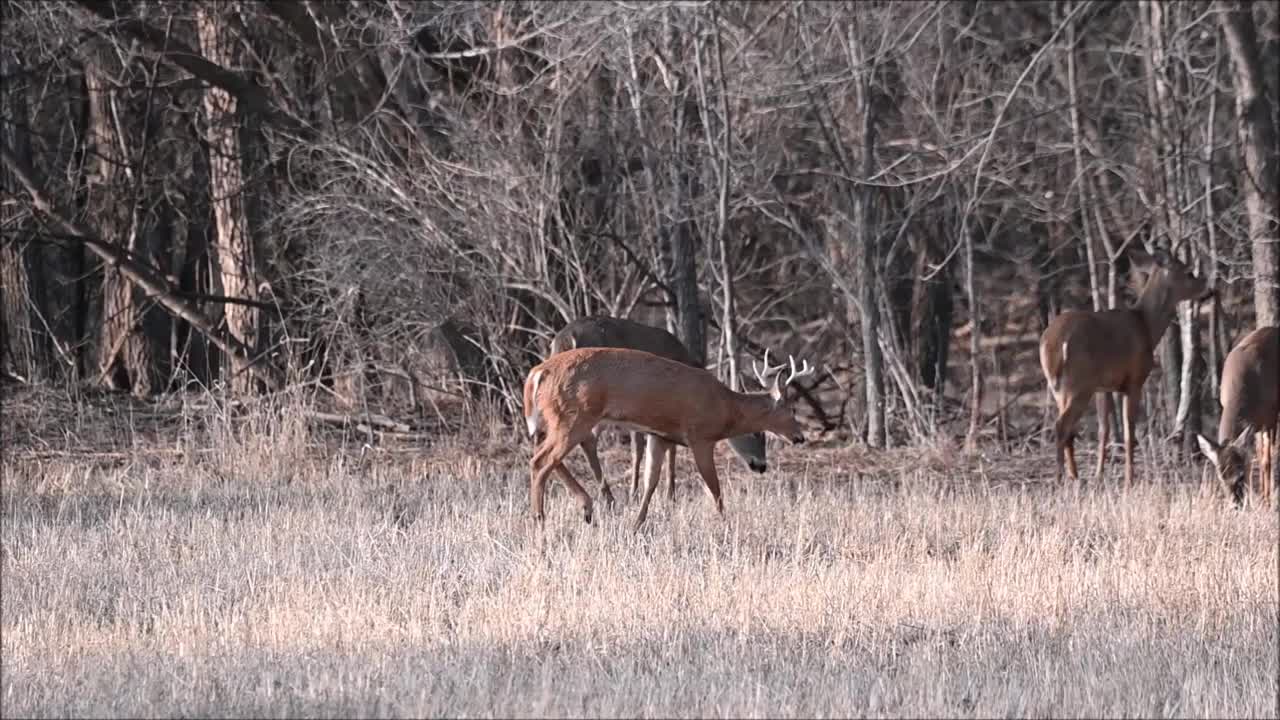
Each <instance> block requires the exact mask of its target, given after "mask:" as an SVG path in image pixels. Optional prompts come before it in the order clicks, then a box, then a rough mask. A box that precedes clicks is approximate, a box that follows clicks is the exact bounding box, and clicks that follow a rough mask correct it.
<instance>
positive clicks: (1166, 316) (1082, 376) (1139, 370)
mask: <svg viewBox="0 0 1280 720" xmlns="http://www.w3.org/2000/svg"><path fill="white" fill-rule="evenodd" d="M1130 256H1131V257H1133V258H1134V259H1135V260H1137V261H1138V262H1140V263H1142V264H1143V265H1145V266H1146V267H1147V268H1148V269H1149V270H1150V274H1149V275H1148V277H1147V281H1146V284H1145V285H1144V286H1143V288H1142V292H1141V293H1139V296H1138V301H1137V304H1135V305H1134V306H1133V307H1130V308H1127V309H1123V310H1121V309H1117V310H1102V311H1067V312H1064V313H1062V314H1060V315H1058V316H1057V317H1055V318H1054V319H1053V320H1052V321H1051V322H1050V323H1049V327H1047V328H1045V331H1044V334H1043V335H1041V336H1040V368H1041V369H1042V370H1043V371H1044V376H1045V379H1046V380H1047V381H1048V383H1049V391H1050V392H1051V393H1052V394H1053V399H1054V401H1055V402H1056V403H1057V406H1058V420H1057V422H1056V423H1055V424H1054V441H1055V445H1056V449H1057V466H1058V473H1057V475H1058V478H1059V479H1061V478H1062V468H1063V461H1064V458H1065V461H1066V463H1065V464H1066V469H1067V472H1068V473H1069V474H1070V475H1071V479H1072V480H1075V481H1076V482H1077V483H1078V482H1079V480H1080V476H1079V473H1078V472H1077V470H1076V457H1075V436H1076V425H1077V424H1078V423H1079V422H1080V418H1081V417H1083V416H1084V414H1085V412H1087V411H1088V409H1089V401H1090V399H1092V398H1093V395H1094V394H1095V393H1104V396H1103V398H1102V399H1101V401H1100V402H1099V410H1100V411H1102V410H1103V409H1104V407H1108V406H1109V398H1107V397H1106V396H1105V393H1107V392H1119V393H1123V401H1124V408H1123V415H1124V479H1125V483H1126V484H1132V483H1133V431H1134V422H1135V421H1136V420H1137V416H1138V412H1139V409H1140V408H1139V403H1140V400H1141V398H1142V385H1143V383H1145V382H1146V380H1147V375H1149V374H1150V373H1151V369H1152V367H1153V366H1154V361H1153V360H1152V353H1153V352H1154V350H1155V348H1156V345H1157V344H1158V343H1159V342H1160V338H1161V336H1163V335H1164V332H1165V330H1166V329H1167V328H1168V327H1169V323H1170V322H1171V321H1172V320H1173V314H1174V310H1175V309H1176V307H1177V305H1178V303H1180V302H1183V301H1185V300H1195V301H1201V300H1205V299H1208V298H1209V297H1211V296H1212V294H1213V292H1212V290H1210V289H1209V287H1208V285H1207V284H1206V283H1205V281H1204V279H1203V278H1198V277H1195V276H1194V275H1192V274H1191V271H1190V269H1188V268H1187V266H1186V265H1183V264H1182V263H1181V262H1179V261H1178V260H1176V259H1174V258H1173V257H1172V256H1170V255H1169V254H1168V253H1167V252H1165V251H1164V250H1156V251H1155V252H1154V253H1151V254H1150V255H1148V254H1146V253H1143V252H1141V251H1130ZM1099 425H1100V429H1101V431H1100V439H1099V443H1098V468H1097V475H1098V477H1099V478H1101V476H1102V470H1103V464H1104V462H1105V461H1106V454H1107V430H1106V428H1107V423H1106V422H1100V423H1099Z"/></svg>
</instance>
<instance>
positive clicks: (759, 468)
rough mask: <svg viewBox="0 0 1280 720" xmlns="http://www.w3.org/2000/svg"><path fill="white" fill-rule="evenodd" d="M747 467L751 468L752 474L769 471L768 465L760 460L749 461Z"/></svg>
mask: <svg viewBox="0 0 1280 720" xmlns="http://www.w3.org/2000/svg"><path fill="white" fill-rule="evenodd" d="M747 467H749V468H751V469H752V470H753V471H754V472H757V473H763V472H764V471H766V470H768V469H769V464H768V463H766V462H763V461H760V460H751V461H749V462H748V463H747Z"/></svg>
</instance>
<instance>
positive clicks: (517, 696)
mask: <svg viewBox="0 0 1280 720" xmlns="http://www.w3.org/2000/svg"><path fill="white" fill-rule="evenodd" d="M12 399H13V397H12V396H9V395H7V396H6V400H12ZM11 407H12V405H11V406H10V408H11ZM95 412H96V411H95ZM147 412H149V411H146V410H145V409H143V408H134V409H133V410H128V409H125V410H119V411H116V417H117V418H118V420H117V421H116V423H115V424H114V425H113V426H109V427H108V428H107V429H103V430H102V431H101V435H100V439H101V438H107V437H110V436H111V435H112V432H114V433H115V436H117V437H118V438H120V439H119V440H118V442H117V443H116V445H115V446H114V447H112V448H109V449H104V448H102V447H97V446H95V447H94V448H93V449H92V450H90V449H88V448H85V447H81V446H79V445H77V443H76V442H73V441H72V440H73V439H75V438H80V437H84V436H85V435H87V434H88V424H89V423H93V424H94V425H95V427H97V425H98V424H100V423H102V422H104V420H103V419H102V418H101V417H99V416H98V415H95V414H94V412H90V411H89V410H87V409H86V410H84V411H83V412H81V413H79V414H80V415H82V416H84V417H83V418H82V419H81V420H78V421H71V420H67V419H65V418H64V419H63V420H62V421H60V423H55V422H53V421H52V420H49V421H48V422H44V421H41V420H40V419H39V418H38V417H36V416H33V415H26V416H23V417H22V418H20V419H19V418H18V417H17V415H16V414H15V413H13V412H10V409H9V408H7V409H6V418H5V422H4V426H3V428H2V429H3V431H4V436H5V446H4V457H3V461H2V462H0V469H2V470H3V483H2V485H0V512H2V515H0V519H2V520H3V523H2V525H0V570H2V575H0V579H2V580H3V585H2V586H0V587H2V588H3V593H2V599H3V603H2V611H0V642H3V672H2V673H0V715H2V716H4V717H19V716H41V717H55V716H56V717H65V716H86V715H93V716H159V715H169V716H177V715H181V716H212V717H219V716H263V717H267V716H271V717H276V716H299V715H309V716H321V717H349V716H366V717H375V716H418V717H422V716H505V717H523V716H546V715H550V716H632V717H634V716H648V717H652V716H736V717H766V716H770V717H777V716H808V717H816V716H894V717H907V716H911V717H918V716H961V717H993V716H1014V717H1028V716H1045V715H1053V716H1077V717H1079V716H1108V717H1117V716H1142V717H1164V716H1179V717H1276V716H1277V714H1278V713H1277V693H1278V692H1280V686H1278V682H1280V680H1278V677H1280V658H1278V655H1277V650H1278V648H1280V630H1278V629H1277V618H1278V617H1280V600H1278V598H1277V583H1278V577H1277V575H1278V572H1280V571H1278V563H1280V557H1278V552H1280V551H1278V550H1277V536H1278V532H1280V531H1278V527H1277V526H1278V522H1277V518H1278V516H1277V513H1276V512H1274V511H1268V510H1264V509H1261V508H1258V507H1249V508H1245V509H1236V508H1234V507H1232V506H1231V505H1230V504H1229V503H1227V502H1224V501H1223V499H1222V498H1220V497H1219V496H1218V495H1217V494H1216V493H1214V492H1213V490H1214V488H1213V487H1212V485H1211V484H1210V483H1208V482H1206V481H1205V480H1206V478H1207V475H1206V473H1205V472H1204V469H1203V464H1202V463H1201V462H1200V461H1199V459H1196V460H1194V461H1190V460H1188V459H1185V458H1184V459H1182V460H1177V459H1175V458H1173V457H1166V456H1165V455H1164V454H1162V452H1161V451H1160V449H1159V448H1155V447H1153V446H1152V444H1151V443H1150V442H1145V443H1144V444H1143V445H1142V446H1141V447H1140V449H1139V465H1138V470H1139V475H1140V477H1141V478H1142V480H1141V481H1140V482H1139V483H1138V484H1137V485H1136V486H1135V487H1134V488H1131V489H1128V490H1125V489H1122V488H1119V487H1118V486H1117V485H1118V483H1117V481H1118V479H1119V478H1120V476H1121V470H1120V466H1119V464H1118V463H1117V464H1114V465H1112V466H1111V467H1110V468H1109V478H1108V480H1107V481H1105V482H1102V483H1091V484H1090V485H1088V486H1087V487H1086V488H1085V489H1084V490H1083V492H1077V491H1076V489H1075V487H1074V486H1063V485H1059V484H1057V483H1055V482H1054V463H1053V453H1052V449H1051V448H1050V447H1046V446H1041V445H1039V444H1036V445H1033V446H1031V447H1030V448H1029V449H1027V450H1025V451H1020V452H1005V451H1000V452H979V453H974V454H965V453H962V452H961V451H959V450H958V449H955V448H954V447H953V446H952V444H951V443H950V442H949V441H939V442H937V443H935V444H933V445H928V446H921V447H912V448H900V449H895V450H890V451H882V452H877V451H870V450H864V449H859V448H834V447H802V448H800V447H786V446H783V445H782V444H781V443H778V444H773V443H772V442H771V445H770V452H771V467H770V471H769V472H768V473H767V474H765V475H754V474H751V473H749V472H748V471H747V470H746V469H745V468H744V467H743V466H742V464H741V463H739V462H738V461H737V460H736V459H735V458H733V457H732V456H731V454H730V453H729V452H728V450H727V449H726V448H721V450H720V453H719V467H720V468H721V473H722V475H724V476H725V480H724V485H725V514H724V516H723V517H718V516H716V514H715V513H714V511H713V510H712V507H711V502H710V501H709V499H708V498H707V496H706V494H705V492H704V491H703V490H702V488H701V485H700V483H699V482H698V481H697V479H696V473H695V472H694V469H693V466H692V462H691V460H690V458H689V456H688V454H687V452H685V451H681V452H680V454H679V457H680V460H679V468H678V472H679V478H680V485H679V488H678V491H677V495H676V498H675V500H674V502H669V501H668V500H667V499H666V498H665V490H662V491H660V492H659V494H658V495H657V496H655V500H654V505H653V507H652V508H651V510H650V514H649V519H648V522H647V523H646V525H645V526H644V527H643V528H642V529H641V531H640V532H639V533H637V534H632V532H631V527H630V525H631V522H632V520H633V519H634V517H635V513H636V507H637V503H636V502H635V501H628V500H625V499H621V498H625V486H626V485H628V484H629V483H628V480H627V475H628V472H629V457H630V455H629V450H628V449H627V448H625V447H621V446H615V445H613V444H612V443H610V444H609V449H608V450H607V451H606V452H605V453H604V457H603V460H604V464H605V468H606V472H608V473H609V475H610V478H611V480H612V482H613V485H614V487H615V492H618V490H623V492H621V493H619V496H620V502H619V504H618V505H617V506H616V507H614V508H612V509H610V508H607V507H606V506H605V505H604V504H603V503H602V502H599V501H598V502H597V512H596V519H595V523H594V524H593V525H586V524H584V523H583V522H582V520H581V513H580V510H579V508H578V506H577V503H576V502H575V501H574V499H573V498H572V496H570V495H569V493H568V492H567V491H566V490H565V489H564V487H563V485H562V484H560V482H559V481H558V480H553V481H552V483H551V486H550V488H549V492H548V513H547V515H548V516H547V520H546V525H545V528H544V529H543V530H542V531H541V532H539V531H537V530H536V529H535V528H534V526H533V524H532V521H531V520H530V519H529V500H528V455H529V448H528V446H527V443H524V442H522V441H516V440H511V439H510V438H508V437H507V436H506V435H503V434H501V433H497V434H495V433H488V434H487V435H486V434H484V433H479V434H477V435H484V437H457V438H449V439H445V440H437V441H436V442H434V443H433V444H430V445H426V444H423V445H420V446H417V447H413V446H411V445H410V446H406V447H398V448H392V447H390V446H385V447H384V446H381V445H379V446H376V447H375V446H369V447H365V446H364V444H363V443H362V442H358V441H353V442H350V443H346V444H343V443H334V442H331V441H324V440H323V439H317V433H316V432H315V431H314V428H312V427H310V426H309V425H308V424H307V423H306V422H304V421H303V420H302V419H300V418H299V417H298V416H297V415H296V414H293V413H290V412H288V411H287V409H286V410H284V411H278V412H256V413H249V414H247V415H246V416H244V417H239V418H234V417H231V414H230V413H228V414H224V415H218V414H217V413H212V417H210V413H204V414H203V415H204V416H203V417H201V418H200V419H199V422H196V421H195V418H194V415H195V414H194V413H193V414H192V417H187V418H186V419H185V420H184V419H183V417H182V416H181V415H180V416H178V417H177V419H173V418H171V419H170V420H169V421H166V422H165V423H163V427H164V428H168V430H167V431H165V432H143V431H142V430H140V429H139V428H145V427H149V426H148V425H147V422H148V421H147V417H148V416H147ZM86 418H87V419H86ZM75 422H79V423H80V425H78V426H76V425H75V424H74V423H75ZM68 423H71V425H70V426H68ZM60 426H61V427H63V430H62V431H61V432H57V431H56V428H57V427H60ZM37 430H38V431H39V432H36V431H37ZM73 436H74V437H73ZM95 437H97V436H95ZM512 437H514V436H512ZM1081 445H1082V447H1081V456H1082V461H1083V464H1084V465H1085V467H1091V463H1092V458H1093V447H1092V445H1091V444H1089V443H1081ZM1115 455H1118V453H1115ZM571 468H572V470H573V472H574V473H575V475H576V476H577V477H578V478H579V479H581V480H586V481H587V482H586V483H585V484H586V485H587V487H588V489H589V490H590V491H591V492H592V494H593V496H595V497H596V498H597V500H598V498H599V488H598V487H596V486H595V485H594V483H592V482H590V481H589V477H590V475H589V473H588V472H587V470H586V463H585V461H584V460H583V457H582V455H581V454H580V453H575V454H574V455H573V456H572V458H571Z"/></svg>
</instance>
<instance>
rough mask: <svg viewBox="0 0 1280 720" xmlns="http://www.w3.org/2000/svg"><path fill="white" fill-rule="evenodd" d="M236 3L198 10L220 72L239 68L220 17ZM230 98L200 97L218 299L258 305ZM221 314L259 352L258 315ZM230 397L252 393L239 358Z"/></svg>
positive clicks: (233, 307) (219, 94) (236, 308)
mask: <svg viewBox="0 0 1280 720" xmlns="http://www.w3.org/2000/svg"><path fill="white" fill-rule="evenodd" d="M235 10H236V8H235V3H227V4H223V5H219V4H209V5H200V6H198V7H197V15H196V25H197V28H198V30H199V34H200V49H201V52H203V53H204V55H205V56H206V57H208V58H209V59H210V60H212V61H213V62H215V63H217V64H219V65H221V66H222V67H232V68H233V67H239V66H240V61H239V55H240V46H239V44H238V43H237V40H236V37H235V34H234V33H232V32H231V31H230V27H229V26H228V25H227V23H226V22H225V21H224V19H223V17H222V13H224V12H235ZM237 104H238V102H237V100H236V98H235V96H234V95H232V94H231V93H228V92H227V91H225V90H223V89H221V88H218V87H212V86H211V87H209V88H208V89H207V90H206V91H205V95H204V108H205V115H206V118H205V121H206V123H207V128H206V131H205V136H206V139H207V140H208V143H209V190H210V192H211V194H212V202H213V211H214V218H215V223H216V228H215V237H216V238H217V240H216V242H215V243H214V248H215V253H216V255H217V262H218V270H219V275H220V278H221V282H222V293H223V294H224V295H226V296H227V297H231V298H237V299H243V300H257V299H258V273H257V266H256V262H255V258H254V247H253V236H252V233H251V232H250V228H249V218H248V214H247V212H246V209H245V200H244V196H243V187H244V181H243V170H242V167H241V163H242V162H243V157H242V154H241V138H240V132H241V128H242V125H241V122H242V118H241V113H239V112H238V107H237ZM223 312H224V313H225V316H226V320H227V330H228V331H229V332H230V334H231V336H232V337H234V338H235V339H236V340H238V341H239V342H241V343H243V344H244V345H246V346H248V347H250V348H253V349H255V350H256V349H257V346H258V330H259V321H260V319H259V317H258V309H257V308H256V307H253V306H251V305H243V304H227V305H226V306H224V310H223ZM230 359H231V360H232V363H231V371H232V372H231V375H230V378H229V380H230V387H231V388H232V391H233V392H235V393H237V394H241V393H246V392H251V391H252V390H253V385H254V378H253V375H252V374H251V373H250V372H248V369H247V367H245V364H244V363H243V358H239V357H237V356H232V358H230Z"/></svg>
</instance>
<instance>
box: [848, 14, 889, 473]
mask: <svg viewBox="0 0 1280 720" xmlns="http://www.w3.org/2000/svg"><path fill="white" fill-rule="evenodd" d="M849 36H850V47H851V48H853V49H854V52H856V53H857V55H858V57H857V61H858V64H859V66H860V70H861V77H859V78H858V79H857V80H856V81H855V82H856V83H857V88H858V91H857V98H856V102H857V103H858V110H859V111H860V115H861V116H862V117H861V119H862V128H861V130H862V133H861V134H862V176H863V177H864V178H870V177H871V175H872V173H873V172H874V171H875V143H876V138H875V133H876V114H875V98H874V97H873V96H872V93H873V92H874V87H873V85H872V74H873V73H874V69H873V68H871V67H868V66H867V65H866V64H865V59H866V56H865V53H863V51H862V50H863V49H862V47H861V44H860V43H859V42H858V40H857V37H856V36H855V34H854V32H853V31H852V30H850V32H849ZM856 202H857V204H856V205H855V208H856V213H857V215H856V217H857V222H856V223H855V224H854V228H855V232H856V233H857V238H858V239H857V243H858V246H859V248H860V254H859V255H858V303H859V307H858V312H859V313H860V318H859V321H860V322H859V324H860V325H861V329H862V361H863V363H864V364H865V368H866V369H865V371H864V373H863V378H864V385H865V389H866V394H867V444H868V445H870V446H871V447H875V448H880V447H885V445H886V444H887V442H888V429H887V428H886V426H885V413H884V402H885V400H884V357H883V355H882V354H881V352H880V311H879V304H878V303H877V302H876V284H877V283H878V282H879V277H878V274H879V273H878V272H877V259H878V257H879V253H877V252H876V227H875V188H873V187H871V186H870V185H862V186H860V187H859V188H858V190H857V200H856Z"/></svg>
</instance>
